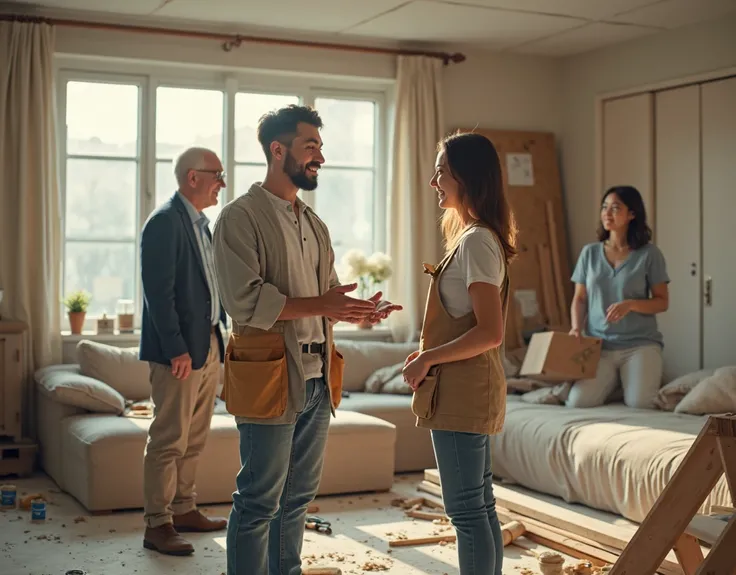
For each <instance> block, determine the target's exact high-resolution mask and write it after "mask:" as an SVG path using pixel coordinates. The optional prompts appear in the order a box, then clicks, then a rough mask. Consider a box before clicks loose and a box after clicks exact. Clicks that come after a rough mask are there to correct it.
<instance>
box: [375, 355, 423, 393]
mask: <svg viewBox="0 0 736 575" xmlns="http://www.w3.org/2000/svg"><path fill="white" fill-rule="evenodd" d="M403 369H404V362H401V363H397V364H395V365H387V366H385V367H380V368H378V369H377V370H376V371H374V372H373V373H372V374H371V375H369V376H368V379H366V381H365V390H366V392H368V393H396V394H402V395H408V394H411V393H413V392H412V389H411V387H409V384H407V383H406V382H405V381H404V376H403V373H402V370H403Z"/></svg>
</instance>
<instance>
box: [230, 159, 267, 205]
mask: <svg viewBox="0 0 736 575" xmlns="http://www.w3.org/2000/svg"><path fill="white" fill-rule="evenodd" d="M265 177H266V164H263V165H262V166H242V165H241V166H235V180H234V181H235V196H234V197H236V198H237V197H238V196H242V195H243V194H244V193H245V192H247V191H248V190H250V187H251V186H252V185H253V184H254V183H256V182H262V181H263V178H265Z"/></svg>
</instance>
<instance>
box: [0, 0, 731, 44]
mask: <svg viewBox="0 0 736 575" xmlns="http://www.w3.org/2000/svg"><path fill="white" fill-rule="evenodd" d="M14 5H15V6H18V7H22V8H28V7H29V6H28V5H36V6H40V10H39V11H40V12H41V13H44V12H48V13H49V14H51V13H53V15H57V16H59V15H60V14H62V12H61V10H64V11H66V10H73V11H74V16H75V17H82V18H86V19H90V20H92V19H95V18H96V17H104V19H105V20H107V21H109V20H110V19H111V18H120V19H121V21H126V20H129V19H131V18H134V19H135V20H136V21H138V22H140V20H145V21H148V22H150V23H151V25H154V24H155V25H160V24H161V23H166V24H167V25H180V26H182V27H191V26H192V25H194V26H198V27H199V28H207V27H208V26H217V27H218V28H219V29H222V28H223V27H224V26H225V27H227V30H228V31H232V32H233V33H237V32H241V33H254V32H255V31H258V30H261V31H263V32H264V33H266V32H267V33H269V34H270V35H272V36H279V35H281V36H285V35H287V34H289V33H299V34H304V33H308V34H311V35H314V34H318V35H320V36H321V37H326V39H327V40H328V41H336V42H345V43H347V42H350V41H360V43H362V44H365V43H366V42H368V41H371V40H373V41H380V42H383V43H385V42H387V41H390V42H392V43H393V42H402V43H407V42H408V43H412V44H413V45H416V44H419V43H421V44H425V43H428V44H433V45H445V46H447V45H455V46H477V47H479V48H484V49H490V50H495V51H506V52H515V53H524V54H538V55H548V56H569V55H572V54H579V53H582V52H587V51H590V50H594V49H596V48H601V47H603V46H607V45H611V44H615V43H619V42H624V41H627V40H632V39H634V38H639V37H643V36H647V35H652V34H656V33H659V32H662V31H665V30H671V29H674V28H679V27H681V26H686V25H688V24H694V23H697V22H701V21H704V20H710V19H715V18H719V17H722V16H724V15H726V14H728V13H731V12H734V13H736V0H310V1H309V2H304V1H303V0H278V3H276V2H273V1H272V0H124V1H122V0H33V1H31V0H16V2H15V4H14ZM20 5H25V6H20ZM7 6H8V4H7V3H6V4H5V7H6V8H7Z"/></svg>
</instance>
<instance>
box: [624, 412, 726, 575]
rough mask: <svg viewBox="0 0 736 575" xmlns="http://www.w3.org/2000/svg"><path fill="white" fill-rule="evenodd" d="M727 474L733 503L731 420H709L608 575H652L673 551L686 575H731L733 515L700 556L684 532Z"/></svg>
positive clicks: (699, 551)
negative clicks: (710, 545)
mask: <svg viewBox="0 0 736 575" xmlns="http://www.w3.org/2000/svg"><path fill="white" fill-rule="evenodd" d="M723 473H725V474H726V480H727V481H728V487H729V489H730V490H731V498H732V499H734V500H736V416H735V415H733V414H728V415H725V416H711V417H709V418H708V420H707V422H706V424H705V425H704V426H703V429H702V431H701V432H700V434H699V435H698V437H697V438H696V439H695V441H694V442H693V444H692V446H691V447H690V450H689V451H688V452H687V454H686V455H685V458H684V459H683V460H682V463H681V464H680V467H679V468H678V469H677V471H676V472H675V475H674V476H673V477H672V479H671V480H670V482H669V483H668V484H667V486H666V487H665V488H664V490H663V491H662V493H661V494H660V496H659V498H658V499H657V501H656V503H655V504H654V506H653V507H652V509H651V510H650V511H649V513H648V514H647V516H646V518H645V519H644V521H643V522H642V524H641V525H640V526H639V529H638V530H637V531H636V533H635V534H634V536H633V537H632V538H631V540H630V541H629V543H628V545H626V548H625V549H624V550H623V552H622V553H621V556H620V557H619V559H618V561H616V563H615V564H614V565H613V567H612V568H611V571H610V575H653V574H654V573H655V572H656V571H657V569H659V566H660V565H661V564H662V561H663V560H664V558H665V557H666V556H667V554H668V553H669V552H670V550H672V549H674V551H675V555H676V556H677V559H678V561H679V563H680V566H681V567H682V569H683V572H684V573H685V575H734V574H736V515H733V516H732V517H731V520H730V521H728V523H726V524H725V527H724V529H723V531H722V532H721V534H720V536H719V537H718V539H717V540H716V542H715V543H714V544H713V547H711V549H710V551H709V552H708V554H707V556H706V557H705V558H704V557H703V553H702V550H701V548H700V544H699V542H698V540H697V539H696V538H695V537H693V536H692V535H689V534H688V533H686V531H687V528H688V526H689V524H690V521H691V520H692V519H693V517H694V516H695V514H696V513H697V511H698V509H699V508H700V506H701V505H702V503H703V501H705V499H706V498H707V497H708V495H709V494H710V492H711V491H712V490H713V487H714V486H715V485H716V483H717V482H718V480H719V479H720V477H721V475H722V474H723Z"/></svg>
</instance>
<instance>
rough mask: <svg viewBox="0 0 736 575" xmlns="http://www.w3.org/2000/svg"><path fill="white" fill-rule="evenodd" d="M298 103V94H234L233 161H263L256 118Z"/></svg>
mask: <svg viewBox="0 0 736 575" xmlns="http://www.w3.org/2000/svg"><path fill="white" fill-rule="evenodd" d="M298 103H299V97H298V96H286V95H281V94H248V93H244V92H239V93H237V94H235V161H236V162H263V161H265V159H266V158H265V156H264V155H263V150H262V149H261V145H260V144H259V143H258V135H257V130H258V120H259V119H260V118H261V116H262V115H263V114H265V113H266V112H270V111H271V110H276V109H278V108H283V107H284V106H288V105H289V104H298Z"/></svg>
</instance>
